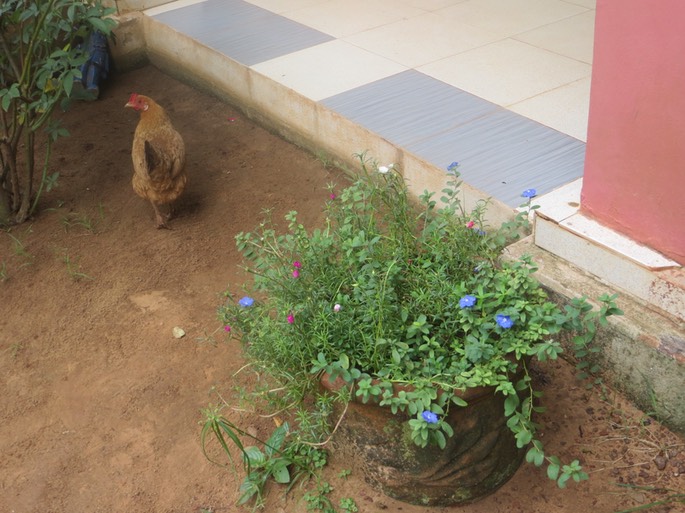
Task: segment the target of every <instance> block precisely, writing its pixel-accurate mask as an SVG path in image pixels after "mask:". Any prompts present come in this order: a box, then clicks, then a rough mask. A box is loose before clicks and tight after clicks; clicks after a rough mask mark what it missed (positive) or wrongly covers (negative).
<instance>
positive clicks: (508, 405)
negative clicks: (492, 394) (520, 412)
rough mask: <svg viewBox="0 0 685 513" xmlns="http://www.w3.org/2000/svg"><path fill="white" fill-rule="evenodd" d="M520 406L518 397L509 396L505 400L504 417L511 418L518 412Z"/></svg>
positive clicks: (514, 395)
mask: <svg viewBox="0 0 685 513" xmlns="http://www.w3.org/2000/svg"><path fill="white" fill-rule="evenodd" d="M519 404H520V400H519V397H518V395H516V394H513V395H508V396H507V398H506V399H505V400H504V415H506V416H507V417H510V416H511V415H512V414H513V413H514V412H515V411H516V408H518V405H519Z"/></svg>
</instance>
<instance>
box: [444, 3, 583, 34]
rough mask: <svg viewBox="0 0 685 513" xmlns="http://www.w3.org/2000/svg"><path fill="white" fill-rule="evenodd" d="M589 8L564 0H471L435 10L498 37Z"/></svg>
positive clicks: (530, 28) (517, 32)
mask: <svg viewBox="0 0 685 513" xmlns="http://www.w3.org/2000/svg"><path fill="white" fill-rule="evenodd" d="M586 10H587V8H585V7H582V6H579V5H574V4H571V3H568V2H564V1H562V0H516V1H514V0H468V1H467V2H462V3H458V4H455V5H452V6H450V7H446V8H444V9H441V10H439V11H436V12H437V13H438V14H440V15H441V16H444V17H446V18H451V19H453V20H455V21H459V22H461V23H466V24H468V25H473V26H474V27H479V28H482V29H484V30H487V31H488V32H492V33H494V34H496V35H498V36H499V37H510V36H513V35H516V34H520V33H522V32H527V31H529V30H532V29H535V28H537V27H541V26H544V25H548V24H550V23H553V22H555V21H559V20H563V19H564V18H568V17H569V16H574V15H576V14H579V13H581V12H585V11H586Z"/></svg>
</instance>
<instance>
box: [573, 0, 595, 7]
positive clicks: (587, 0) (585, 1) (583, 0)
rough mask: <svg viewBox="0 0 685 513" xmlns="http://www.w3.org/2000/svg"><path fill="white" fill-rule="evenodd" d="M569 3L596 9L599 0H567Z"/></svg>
mask: <svg viewBox="0 0 685 513" xmlns="http://www.w3.org/2000/svg"><path fill="white" fill-rule="evenodd" d="M565 1H566V2H568V3H569V4H574V5H580V6H581V7H586V8H588V9H595V7H596V6H597V0H565Z"/></svg>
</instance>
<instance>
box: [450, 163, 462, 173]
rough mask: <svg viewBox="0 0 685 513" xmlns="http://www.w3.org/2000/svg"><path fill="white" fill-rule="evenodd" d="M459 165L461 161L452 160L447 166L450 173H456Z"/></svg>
mask: <svg viewBox="0 0 685 513" xmlns="http://www.w3.org/2000/svg"><path fill="white" fill-rule="evenodd" d="M458 167H459V162H452V163H451V164H450V165H449V166H447V171H449V172H450V173H455V172H456V171H457V168H458Z"/></svg>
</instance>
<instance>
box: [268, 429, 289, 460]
mask: <svg viewBox="0 0 685 513" xmlns="http://www.w3.org/2000/svg"><path fill="white" fill-rule="evenodd" d="M287 435H288V423H287V422H284V423H283V424H281V425H280V426H278V427H277V428H276V429H274V432H273V433H271V436H270V437H269V439H268V440H267V441H266V443H265V444H264V452H265V453H266V455H267V456H268V457H271V456H273V454H274V452H276V451H278V450H279V449H280V448H281V446H282V445H283V441H284V440H285V437H286V436H287Z"/></svg>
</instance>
